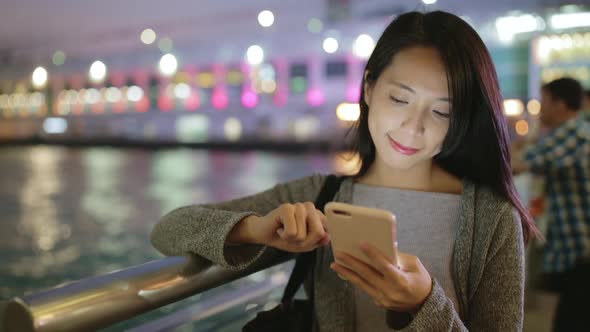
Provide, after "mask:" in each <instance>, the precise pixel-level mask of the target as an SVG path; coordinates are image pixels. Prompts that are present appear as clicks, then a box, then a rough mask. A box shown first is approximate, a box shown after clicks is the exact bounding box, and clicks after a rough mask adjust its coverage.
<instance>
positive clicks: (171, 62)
mask: <svg viewBox="0 0 590 332" xmlns="http://www.w3.org/2000/svg"><path fill="white" fill-rule="evenodd" d="M158 69H159V70H160V73H161V74H162V75H164V76H168V77H170V76H172V75H174V74H176V71H177V70H178V60H176V57H175V56H174V55H173V54H170V53H168V54H164V55H163V56H162V58H161V59H160V65H159V68H158Z"/></svg>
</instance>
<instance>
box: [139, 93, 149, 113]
mask: <svg viewBox="0 0 590 332" xmlns="http://www.w3.org/2000/svg"><path fill="white" fill-rule="evenodd" d="M149 109H150V99H149V98H148V97H146V96H144V97H143V98H141V100H140V101H138V102H137V103H135V110H136V111H138V112H140V113H145V112H147V111H148V110H149Z"/></svg>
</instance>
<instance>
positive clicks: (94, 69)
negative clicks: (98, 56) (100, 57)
mask: <svg viewBox="0 0 590 332" xmlns="http://www.w3.org/2000/svg"><path fill="white" fill-rule="evenodd" d="M89 76H90V80H91V81H92V82H94V83H101V82H102V81H104V79H105V77H106V76H107V66H106V65H105V64H104V63H102V62H101V61H94V63H93V64H92V65H91V66H90V71H89Z"/></svg>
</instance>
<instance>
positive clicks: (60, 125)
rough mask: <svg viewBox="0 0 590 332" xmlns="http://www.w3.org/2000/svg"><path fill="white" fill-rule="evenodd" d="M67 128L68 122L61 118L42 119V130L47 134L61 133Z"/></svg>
mask: <svg viewBox="0 0 590 332" xmlns="http://www.w3.org/2000/svg"><path fill="white" fill-rule="evenodd" d="M67 129H68V123H67V121H66V120H65V119H62V118H47V119H45V121H43V131H45V132H46V133H47V134H63V133H64V132H65V131H66V130H67Z"/></svg>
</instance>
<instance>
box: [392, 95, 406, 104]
mask: <svg viewBox="0 0 590 332" xmlns="http://www.w3.org/2000/svg"><path fill="white" fill-rule="evenodd" d="M389 98H390V99H391V100H392V101H393V102H394V103H397V104H407V103H408V102H407V101H405V100H401V99H397V98H395V97H394V96H389Z"/></svg>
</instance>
